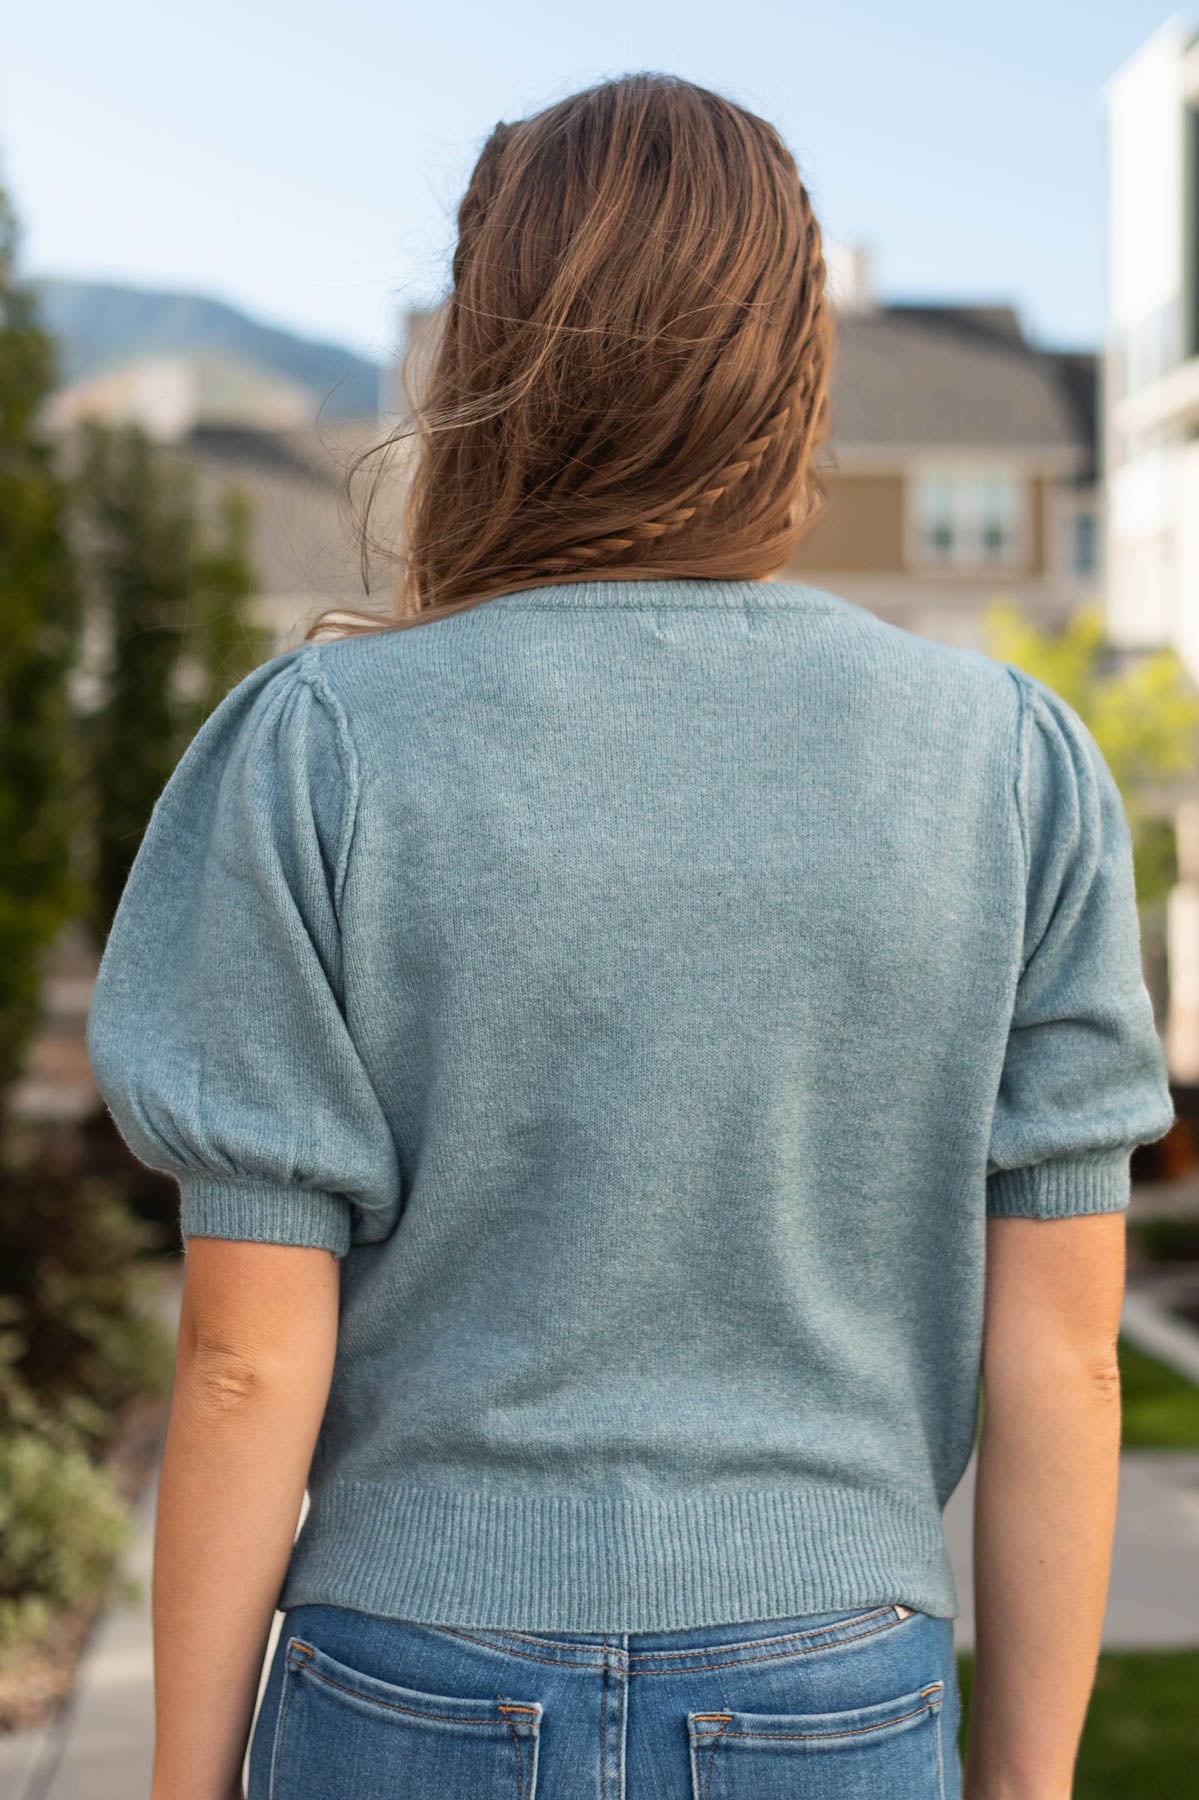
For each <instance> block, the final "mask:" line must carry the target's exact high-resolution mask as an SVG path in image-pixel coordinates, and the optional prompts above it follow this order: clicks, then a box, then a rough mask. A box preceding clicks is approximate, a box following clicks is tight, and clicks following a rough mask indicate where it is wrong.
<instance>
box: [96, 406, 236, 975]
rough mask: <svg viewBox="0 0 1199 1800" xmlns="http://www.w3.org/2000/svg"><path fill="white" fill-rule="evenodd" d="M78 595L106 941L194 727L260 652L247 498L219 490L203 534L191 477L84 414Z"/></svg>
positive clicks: (151, 448) (138, 436)
mask: <svg viewBox="0 0 1199 1800" xmlns="http://www.w3.org/2000/svg"><path fill="white" fill-rule="evenodd" d="M76 501H77V519H78V531H79V542H80V547H81V550H82V552H83V560H84V566H85V568H86V571H87V575H88V598H89V606H90V608H91V609H92V613H93V616H94V617H95V619H96V621H97V623H98V625H99V627H100V635H101V636H102V637H103V639H104V640H105V642H106V645H107V659H106V664H105V666H104V667H103V668H102V670H101V671H100V687H101V690H102V698H101V700H100V704H99V706H98V708H97V710H96V711H95V712H94V713H93V714H92V716H91V718H90V719H89V720H88V721H87V724H86V727H85V733H86V744H87V750H86V760H87V766H88V770H89V785H90V790H91V833H92V838H93V841H94V905H93V909H92V924H93V927H94V929H95V931H96V934H97V936H98V938H99V939H100V940H101V941H103V939H104V937H105V936H106V935H107V932H108V929H109V927H110V925H111V923H112V918H113V914H114V913H115V911H116V906H117V902H118V900H119V899H120V897H121V892H122V889H123V888H124V886H125V882H126V880H127V879H128V875H129V870H130V868H131V867H132V864H133V859H134V857H135V855H136V854H137V848H138V845H139V843H140V842H141V838H142V833H143V832H144V830H145V828H146V824H147V821H148V820H149V817H150V813H151V810H152V809H153V806H154V802H155V800H156V799H157V797H158V795H159V794H160V792H161V791H162V789H163V787H164V786H165V784H166V782H167V780H168V778H169V776H170V774H171V772H172V770H173V769H174V767H175V764H176V762H177V761H178V759H179V756H180V755H181V753H182V751H183V750H184V749H185V748H186V746H187V744H188V742H189V741H190V739H191V736H192V734H193V732H194V731H195V729H196V727H197V726H198V725H199V723H200V721H201V720H202V718H203V717H204V714H205V712H206V711H207V710H209V709H210V708H211V707H212V706H213V705H215V703H216V701H217V700H219V699H220V698H221V697H222V695H223V694H224V693H225V692H227V691H228V689H229V688H230V687H232V686H233V685H234V683H235V682H236V681H238V680H240V678H241V677H242V676H243V675H245V674H248V673H249V671H250V670H251V669H252V668H254V667H255V666H256V665H257V663H258V662H260V661H261V660H262V658H263V656H264V655H265V654H266V653H267V648H268V645H267V640H266V636H265V634H264V633H263V632H261V631H259V630H258V629H257V628H256V627H254V626H252V625H251V624H249V622H248V621H247V619H246V616H245V615H246V602H247V600H248V599H249V597H250V595H251V594H252V593H253V591H254V587H255V579H254V571H253V568H252V565H251V562H250V555H249V536H250V507H249V502H248V500H247V498H246V497H245V495H244V494H243V493H242V492H241V491H240V490H238V489H229V490H227V491H226V493H225V494H224V495H223V496H222V497H221V501H220V504H219V507H218V517H217V521H216V527H215V530H214V531H212V532H211V533H209V532H206V531H205V528H204V525H203V522H202V520H201V517H200V513H199V509H198V505H197V499H196V481H195V473H194V470H193V468H192V466H191V464H190V463H189V462H188V461H187V460H186V458H185V457H184V456H181V455H180V454H179V453H178V452H177V451H175V450H171V449H167V448H165V447H163V446H161V445H156V444H154V443H153V442H152V441H151V440H150V438H149V437H148V436H147V434H146V432H145V431H144V430H143V429H142V428H141V427H140V426H139V425H136V424H125V425H119V426H112V425H106V424H102V423H100V422H99V421H98V420H88V421H86V422H85V424H84V426H83V427H82V431H81V438H80V445H79V466H78V472H77V478H76Z"/></svg>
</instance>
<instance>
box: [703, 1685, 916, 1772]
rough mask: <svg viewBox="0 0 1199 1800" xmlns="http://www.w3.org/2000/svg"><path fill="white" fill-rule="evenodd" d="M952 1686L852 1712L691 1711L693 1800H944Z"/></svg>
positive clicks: (855, 1709) (906, 1696)
mask: <svg viewBox="0 0 1199 1800" xmlns="http://www.w3.org/2000/svg"><path fill="white" fill-rule="evenodd" d="M943 1698H944V1686H943V1683H941V1682H940V1681H934V1682H930V1683H928V1684H927V1685H926V1686H925V1687H923V1688H920V1689H918V1690H917V1691H916V1692H914V1693H910V1694H901V1695H899V1696H898V1697H897V1698H896V1699H894V1700H886V1701H883V1702H882V1703H881V1704H879V1705H874V1706H859V1707H855V1708H853V1709H852V1710H847V1711H844V1712H826V1713H751V1712H708V1713H698V1712H692V1713H688V1715H687V1732H688V1738H689V1741H690V1747H691V1785H692V1793H693V1796H694V1800H784V1796H787V1797H789V1796H791V1795H793V1794H803V1795H804V1796H805V1800H833V1796H835V1797H836V1800H944V1772H943V1761H942V1750H941V1735H940V1714H941V1702H942V1700H943Z"/></svg>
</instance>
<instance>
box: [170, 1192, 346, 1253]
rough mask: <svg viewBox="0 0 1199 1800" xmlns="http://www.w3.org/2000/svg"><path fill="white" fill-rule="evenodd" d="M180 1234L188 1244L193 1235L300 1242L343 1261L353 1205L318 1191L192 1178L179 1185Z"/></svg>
mask: <svg viewBox="0 0 1199 1800" xmlns="http://www.w3.org/2000/svg"><path fill="white" fill-rule="evenodd" d="M179 1230H180V1234H181V1235H182V1237H183V1241H184V1243H186V1242H187V1240H188V1238H189V1237H219V1238H239V1239H241V1240H242V1241H243V1242H249V1243H254V1244H300V1245H304V1246H309V1247H311V1248H313V1249H318V1250H331V1251H332V1252H333V1254H334V1256H339V1257H340V1256H344V1255H345V1254H346V1251H347V1250H348V1249H349V1247H350V1203H349V1201H348V1200H347V1199H346V1198H345V1197H344V1195H341V1194H330V1193H325V1192H322V1191H321V1190H319V1189H313V1188H300V1187H280V1186H279V1185H278V1184H277V1183H275V1182H271V1181H254V1180H248V1179H247V1180H235V1179H232V1178H226V1177H225V1176H222V1175H189V1176H183V1177H182V1178H181V1179H180V1182H179Z"/></svg>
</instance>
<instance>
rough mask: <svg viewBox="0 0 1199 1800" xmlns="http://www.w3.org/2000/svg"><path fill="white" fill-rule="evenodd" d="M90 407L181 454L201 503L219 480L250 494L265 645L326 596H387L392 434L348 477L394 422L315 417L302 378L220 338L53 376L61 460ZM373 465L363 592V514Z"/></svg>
mask: <svg viewBox="0 0 1199 1800" xmlns="http://www.w3.org/2000/svg"><path fill="white" fill-rule="evenodd" d="M88 418H97V419H100V420H103V421H104V422H106V423H108V424H110V425H118V424H121V423H136V424H138V425H140V426H141V427H142V429H143V430H145V431H146V432H147V433H148V434H149V436H150V437H151V438H153V439H154V440H155V441H156V442H157V443H158V444H160V445H161V446H162V448H163V450H164V453H166V454H169V455H172V456H177V457H179V458H181V459H182V460H184V461H186V462H187V463H188V464H189V465H190V467H191V469H192V472H193V474H194V477H195V482H196V494H197V499H198V502H199V504H200V507H201V509H202V511H203V512H205V513H206V514H208V515H209V516H213V515H215V512H216V509H217V506H218V503H219V500H220V497H221V495H222V494H223V493H224V492H225V491H226V490H228V489H229V488H232V487H237V488H240V489H241V490H242V491H243V492H244V493H245V494H246V495H247V496H248V498H249V500H250V505H251V518H250V535H251V541H250V560H251V562H252V564H253V566H254V568H255V570H256V571H257V573H258V576H259V582H260V585H259V589H258V591H257V593H256V594H255V596H254V599H253V602H252V615H253V618H254V620H255V622H256V623H258V624H260V625H262V626H263V627H265V628H266V630H267V631H268V632H269V633H270V635H271V639H272V642H273V643H274V645H275V646H276V647H277V648H279V649H283V648H286V647H289V646H290V645H291V644H293V643H295V642H297V641H298V640H299V638H300V637H302V635H303V632H304V630H305V628H306V627H307V625H308V624H309V623H310V622H311V620H312V619H313V618H315V616H316V614H317V613H318V612H321V611H323V610H324V609H325V608H326V607H342V608H345V607H351V608H353V607H359V608H361V607H367V608H370V609H374V610H382V609H383V608H384V607H385V605H386V603H387V600H388V593H387V591H386V590H387V588H388V586H389V583H390V582H391V581H393V580H394V562H393V561H392V560H390V559H389V555H388V552H389V550H394V548H395V545H396V541H397V534H398V527H399V497H398V492H397V482H396V480H395V476H396V474H397V472H398V468H399V465H400V463H401V462H402V457H403V449H402V446H401V447H400V448H398V449H397V450H396V451H394V452H392V453H391V454H390V455H384V454H381V455H380V456H378V457H375V458H372V459H370V461H369V462H368V463H367V465H366V466H365V467H363V468H362V469H361V470H360V471H359V473H358V475H357V476H354V475H353V470H354V465H355V464H356V463H357V462H358V460H359V459H360V458H361V457H362V456H363V455H364V454H365V453H367V452H368V451H370V450H371V449H372V447H374V446H376V445H380V444H381V443H382V442H383V441H384V440H385V439H386V437H387V435H388V431H389V429H390V426H391V424H393V423H394V421H387V420H380V419H378V418H375V417H371V418H361V419H356V418H343V417H339V416H333V417H324V416H321V415H320V408H319V400H318V397H316V396H314V395H313V394H312V393H311V392H310V391H308V390H307V389H305V388H304V387H303V386H302V385H301V384H299V383H297V382H296V381H294V380H291V379H289V378H288V377H286V376H285V375H282V374H280V373H279V371H278V370H273V369H270V368H267V367H264V366H262V365H254V364H252V363H249V362H246V361H245V360H244V359H242V358H239V357H238V356H236V355H234V354H233V353H231V352H228V351H226V350H222V349H216V350H205V349H199V350H190V351H185V352H173V353H171V354H169V355H164V354H156V355H146V356H138V357H135V358H132V359H130V360H129V361H128V362H125V363H120V364H118V365H116V366H115V367H113V368H111V369H105V370H104V371H102V372H101V373H98V374H95V375H92V376H89V377H87V378H85V379H82V380H80V381H78V382H74V383H71V384H70V385H69V386H67V387H65V388H62V389H60V390H59V392H58V393H56V394H55V395H54V396H53V397H52V398H51V400H50V402H49V403H48V405H47V408H46V425H47V428H48V429H49V430H50V432H51V433H52V434H53V435H54V436H55V437H56V438H57V439H59V440H60V441H61V442H62V443H63V445H64V451H65V455H66V458H67V459H68V460H69V458H70V456H71V454H72V444H73V442H74V440H75V438H76V434H77V432H78V429H79V427H80V425H81V423H82V421H83V420H85V419H88ZM374 476H377V477H378V488H379V491H378V496H377V502H376V504H375V506H374V507H373V509H372V516H371V519H370V534H371V539H372V541H373V544H374V546H375V552H374V555H373V557H372V558H371V559H370V564H369V574H370V577H371V591H370V592H369V593H368V592H367V590H366V589H365V588H364V585H363V570H362V555H361V551H362V529H361V526H362V519H361V515H362V510H363V507H364V504H365V501H366V498H367V496H368V494H369V491H370V487H371V483H372V478H373V477H374Z"/></svg>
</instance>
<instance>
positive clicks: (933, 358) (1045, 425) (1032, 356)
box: [832, 306, 1096, 461]
mask: <svg viewBox="0 0 1199 1800" xmlns="http://www.w3.org/2000/svg"><path fill="white" fill-rule="evenodd" d="M1095 369H1096V359H1095V358H1094V357H1093V356H1088V355H1086V354H1084V353H1081V352H1079V353H1065V352H1055V351H1046V350H1039V349H1036V348H1035V347H1034V346H1033V345H1031V344H1029V343H1028V341H1027V340H1026V338H1025V337H1024V335H1023V332H1022V331H1021V329H1020V323H1019V320H1018V318H1017V317H1016V314H1015V313H1014V312H1013V311H1012V309H1011V308H1010V307H1002V306H996V307H953V306H880V307H878V308H876V309H872V310H870V311H865V312H850V313H846V314H844V315H843V316H840V317H838V319H837V325H836V351H835V358H834V364H833V381H832V408H833V416H832V435H833V441H834V443H835V444H836V445H837V446H839V447H841V448H849V447H853V448H855V449H856V448H862V449H875V448H899V447H903V448H912V449H919V448H925V447H927V448H929V449H959V450H976V449H977V450H995V449H1004V450H1022V451H1029V452H1037V451H1050V452H1058V451H1063V450H1065V451H1069V450H1074V451H1076V452H1080V453H1082V455H1083V456H1084V457H1085V458H1087V459H1088V461H1089V459H1090V458H1091V456H1092V455H1093V448H1094V436H1095V426H1094V385H1095ZM1088 395H1089V398H1088Z"/></svg>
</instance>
